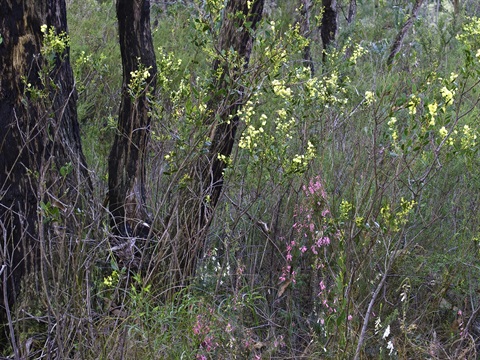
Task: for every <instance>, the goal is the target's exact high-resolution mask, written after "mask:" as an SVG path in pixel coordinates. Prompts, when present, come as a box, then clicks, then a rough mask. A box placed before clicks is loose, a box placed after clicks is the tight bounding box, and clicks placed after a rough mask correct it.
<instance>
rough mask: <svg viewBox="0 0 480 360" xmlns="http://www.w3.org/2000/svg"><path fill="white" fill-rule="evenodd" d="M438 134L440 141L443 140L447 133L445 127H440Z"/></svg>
mask: <svg viewBox="0 0 480 360" xmlns="http://www.w3.org/2000/svg"><path fill="white" fill-rule="evenodd" d="M438 133H439V134H440V136H441V137H442V139H444V138H445V137H446V136H447V135H448V131H447V129H446V128H445V126H442V127H441V129H440V130H438Z"/></svg>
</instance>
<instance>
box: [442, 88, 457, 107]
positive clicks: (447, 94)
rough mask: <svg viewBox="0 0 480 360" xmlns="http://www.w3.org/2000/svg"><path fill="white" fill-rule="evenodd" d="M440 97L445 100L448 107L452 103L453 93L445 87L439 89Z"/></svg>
mask: <svg viewBox="0 0 480 360" xmlns="http://www.w3.org/2000/svg"><path fill="white" fill-rule="evenodd" d="M440 93H441V94H442V97H443V98H444V99H445V105H450V104H452V103H453V96H454V95H455V93H454V92H453V91H452V90H449V89H447V87H446V86H444V87H443V88H441V89H440Z"/></svg>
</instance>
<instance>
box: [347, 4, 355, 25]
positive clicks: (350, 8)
mask: <svg viewBox="0 0 480 360" xmlns="http://www.w3.org/2000/svg"><path fill="white" fill-rule="evenodd" d="M356 16H357V0H350V3H349V4H348V14H347V24H349V25H351V24H352V23H353V22H354V21H355V17H356Z"/></svg>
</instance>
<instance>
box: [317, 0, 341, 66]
mask: <svg viewBox="0 0 480 360" xmlns="http://www.w3.org/2000/svg"><path fill="white" fill-rule="evenodd" d="M322 4H323V16H322V27H321V31H320V36H321V37H322V44H323V61H324V62H325V61H326V59H327V50H328V48H329V47H330V46H332V45H333V44H334V43H335V38H336V36H337V30H338V25H337V1H336V0H322Z"/></svg>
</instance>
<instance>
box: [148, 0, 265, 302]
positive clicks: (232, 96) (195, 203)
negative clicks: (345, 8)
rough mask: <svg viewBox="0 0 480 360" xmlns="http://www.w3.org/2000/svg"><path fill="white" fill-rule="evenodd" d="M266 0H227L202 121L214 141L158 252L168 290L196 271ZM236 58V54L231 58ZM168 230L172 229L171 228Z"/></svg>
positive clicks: (192, 175) (184, 282) (175, 210)
mask: <svg viewBox="0 0 480 360" xmlns="http://www.w3.org/2000/svg"><path fill="white" fill-rule="evenodd" d="M263 7H264V0H255V1H252V2H250V1H247V0H229V1H228V2H227V4H226V7H225V9H224V15H223V22H222V26H221V29H220V36H219V41H218V46H217V48H218V49H219V51H220V52H221V53H222V54H230V55H228V56H226V57H225V56H219V57H218V58H217V59H216V60H214V62H213V72H212V76H213V77H214V78H215V80H214V83H213V84H212V85H213V86H212V89H214V91H213V93H212V97H211V99H210V101H209V102H208V103H207V111H208V114H209V116H208V117H207V118H206V120H205V122H204V125H205V127H207V128H208V129H209V134H210V142H211V145H210V147H209V149H208V152H206V153H205V154H201V155H199V159H198V161H196V164H195V165H194V168H193V170H192V171H191V173H190V178H191V185H190V186H189V187H188V188H186V189H185V190H184V191H183V192H182V193H181V194H180V196H179V197H178V201H177V203H176V204H175V205H174V208H173V209H172V210H171V212H170V213H171V214H172V217H171V218H170V223H169V224H168V227H169V228H170V229H171V230H170V231H167V232H166V236H165V238H164V239H162V249H163V250H162V251H161V252H160V253H159V255H158V257H157V264H156V265H155V266H157V268H158V269H160V270H159V271H157V273H158V274H159V275H162V274H163V276H164V277H163V279H162V280H161V283H163V284H164V285H169V286H172V287H171V289H173V290H172V291H170V292H173V293H174V292H175V291H176V290H175V289H178V288H181V287H184V286H185V285H187V284H188V283H189V281H190V280H191V278H192V277H193V276H194V274H195V269H196V264H197V260H198V258H199V257H200V256H201V255H202V250H203V247H204V244H205V238H206V235H207V230H208V227H209V225H210V222H211V221H212V218H213V214H214V211H215V207H216V206H217V203H218V200H219V198H220V195H221V192H222V188H223V172H224V170H225V168H226V164H225V163H224V162H223V161H222V160H220V159H219V155H223V156H225V157H227V158H228V157H229V156H230V154H231V153H232V149H233V146H234V144H235V138H236V131H237V128H238V125H239V118H238V116H237V115H236V114H237V112H238V110H239V109H240V108H241V107H242V105H243V104H244V103H245V101H246V95H245V89H244V87H243V85H242V81H241V80H240V79H241V77H242V75H244V74H245V71H246V70H247V69H248V63H249V61H250V56H251V52H252V46H253V39H254V32H255V29H256V28H257V26H258V24H259V22H260V21H261V18H262V13H263ZM233 59H235V60H233ZM167 233H168V234H167Z"/></svg>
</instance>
